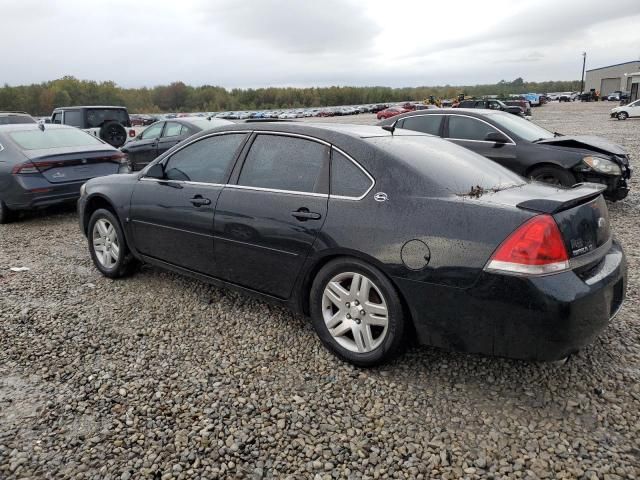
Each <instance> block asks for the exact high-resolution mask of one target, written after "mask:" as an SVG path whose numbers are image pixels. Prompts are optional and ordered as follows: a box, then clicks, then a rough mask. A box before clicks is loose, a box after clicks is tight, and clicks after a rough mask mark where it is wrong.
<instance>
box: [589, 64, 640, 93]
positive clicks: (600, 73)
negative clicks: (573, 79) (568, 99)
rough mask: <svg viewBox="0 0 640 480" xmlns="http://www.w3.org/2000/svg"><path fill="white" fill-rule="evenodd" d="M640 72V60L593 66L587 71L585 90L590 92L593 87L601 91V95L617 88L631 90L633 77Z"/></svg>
mask: <svg viewBox="0 0 640 480" xmlns="http://www.w3.org/2000/svg"><path fill="white" fill-rule="evenodd" d="M638 73H640V60H634V61H633V62H625V63H618V64H617V65H609V66H608V67H600V68H592V69H591V70H587V72H586V75H585V81H584V91H585V92H588V91H590V90H591V89H592V88H593V89H595V90H597V91H599V92H600V96H604V95H609V94H610V93H611V92H615V91H616V90H620V91H623V92H630V91H631V77H632V76H633V75H634V74H638Z"/></svg>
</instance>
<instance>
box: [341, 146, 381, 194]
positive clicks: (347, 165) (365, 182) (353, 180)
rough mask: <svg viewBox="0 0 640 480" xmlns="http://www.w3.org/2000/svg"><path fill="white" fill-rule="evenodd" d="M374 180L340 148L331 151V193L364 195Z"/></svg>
mask: <svg viewBox="0 0 640 480" xmlns="http://www.w3.org/2000/svg"><path fill="white" fill-rule="evenodd" d="M372 185H373V181H372V180H371V179H370V178H369V177H368V176H367V174H366V173H364V172H363V171H362V169H361V168H360V167H359V166H358V165H356V164H355V163H353V162H352V161H351V160H349V159H348V158H347V157H345V156H344V155H343V154H342V153H340V152H339V151H338V150H333V152H332V153H331V195H337V196H341V197H354V198H359V197H362V196H363V195H364V194H365V193H367V191H368V190H369V188H371V186H372Z"/></svg>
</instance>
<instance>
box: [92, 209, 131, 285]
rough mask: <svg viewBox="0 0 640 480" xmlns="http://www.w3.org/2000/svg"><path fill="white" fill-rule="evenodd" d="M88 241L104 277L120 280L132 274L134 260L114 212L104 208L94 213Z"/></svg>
mask: <svg viewBox="0 0 640 480" xmlns="http://www.w3.org/2000/svg"><path fill="white" fill-rule="evenodd" d="M87 239H88V241H89V252H90V253H91V259H92V260H93V263H94V265H95V266H96V268H97V269H98V270H100V272H101V273H102V274H103V275H104V276H106V277H109V278H120V277H123V276H125V275H127V274H128V273H130V272H131V268H132V266H133V264H134V259H133V257H132V255H131V253H130V252H129V248H128V247H127V242H126V240H125V237H124V233H123V231H122V228H121V227H120V222H119V221H118V219H117V218H116V216H115V215H114V214H113V213H112V212H110V211H109V210H105V209H102V208H101V209H99V210H96V211H95V212H93V214H92V215H91V219H90V220H89V228H88V232H87Z"/></svg>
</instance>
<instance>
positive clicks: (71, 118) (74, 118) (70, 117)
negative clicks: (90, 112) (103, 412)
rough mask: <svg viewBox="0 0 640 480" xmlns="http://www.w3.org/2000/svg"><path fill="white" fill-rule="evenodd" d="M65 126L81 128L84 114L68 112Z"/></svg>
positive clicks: (74, 111)
mask: <svg viewBox="0 0 640 480" xmlns="http://www.w3.org/2000/svg"><path fill="white" fill-rule="evenodd" d="M64 124H65V125H70V126H72V127H81V126H82V114H81V113H80V110H67V111H66V112H64Z"/></svg>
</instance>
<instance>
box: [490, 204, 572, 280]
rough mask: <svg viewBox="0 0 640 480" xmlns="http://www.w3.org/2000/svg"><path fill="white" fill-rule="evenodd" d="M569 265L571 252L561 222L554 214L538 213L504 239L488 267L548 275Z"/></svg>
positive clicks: (520, 272) (527, 273)
mask: <svg viewBox="0 0 640 480" xmlns="http://www.w3.org/2000/svg"><path fill="white" fill-rule="evenodd" d="M568 268H569V256H568V255H567V249H566V247H565V245H564V241H563V240H562V234H561V233H560V229H559V228H558V225H557V224H556V222H555V220H554V219H553V217H551V216H550V215H538V216H536V217H533V218H532V219H530V220H528V221H527V222H525V223H524V224H523V225H521V226H520V227H519V228H518V229H517V230H516V231H515V232H513V233H512V234H511V235H509V237H507V239H506V240H505V241H504V242H502V244H501V245H500V246H499V247H498V249H497V250H496V251H495V253H494V254H493V256H492V257H491V260H489V263H488V264H487V266H486V267H485V270H490V271H497V272H503V273H511V274H525V275H544V274H549V273H556V272H560V271H563V270H567V269H568Z"/></svg>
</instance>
